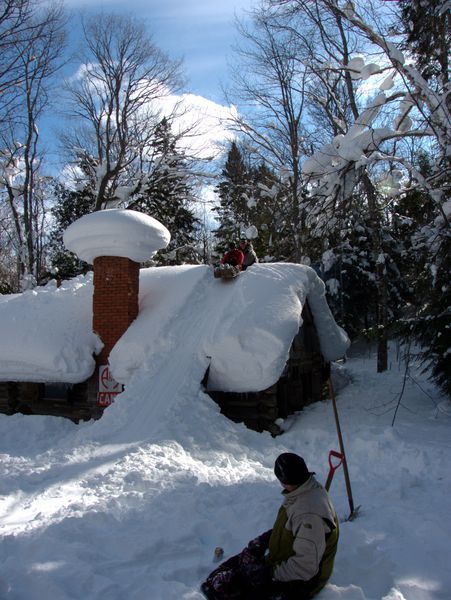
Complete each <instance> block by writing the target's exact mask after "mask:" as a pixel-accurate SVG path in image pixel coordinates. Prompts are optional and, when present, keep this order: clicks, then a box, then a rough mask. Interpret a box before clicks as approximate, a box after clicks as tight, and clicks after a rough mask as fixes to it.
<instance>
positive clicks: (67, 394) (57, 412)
mask: <svg viewBox="0 0 451 600" xmlns="http://www.w3.org/2000/svg"><path fill="white" fill-rule="evenodd" d="M0 413H3V414H7V415H13V414H15V413H22V414H26V415H52V416H57V417H66V418H68V419H70V420H72V421H74V422H75V423H78V422H79V421H89V420H90V419H99V418H100V417H101V416H102V413H103V409H102V408H100V407H98V406H97V405H96V398H95V397H92V395H91V394H90V393H89V390H88V382H84V383H77V384H73V385H70V386H66V389H64V386H62V385H61V384H60V385H58V384H56V385H55V384H45V383H34V382H17V381H8V382H0Z"/></svg>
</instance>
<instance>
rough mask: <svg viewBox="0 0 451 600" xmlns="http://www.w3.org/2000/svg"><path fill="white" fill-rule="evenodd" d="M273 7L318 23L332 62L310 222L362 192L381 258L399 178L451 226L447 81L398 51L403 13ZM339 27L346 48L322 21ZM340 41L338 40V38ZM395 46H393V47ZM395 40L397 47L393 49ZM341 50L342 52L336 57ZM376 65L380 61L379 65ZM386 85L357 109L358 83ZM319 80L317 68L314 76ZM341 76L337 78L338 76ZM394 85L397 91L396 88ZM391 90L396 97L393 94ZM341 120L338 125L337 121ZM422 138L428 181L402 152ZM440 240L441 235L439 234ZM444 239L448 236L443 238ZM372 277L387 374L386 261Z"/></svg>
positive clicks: (311, 168) (338, 6)
mask: <svg viewBox="0 0 451 600" xmlns="http://www.w3.org/2000/svg"><path fill="white" fill-rule="evenodd" d="M270 4H271V5H272V6H276V7H278V8H281V9H282V12H283V14H284V15H285V17H286V18H289V17H293V16H294V15H297V16H298V17H299V16H300V17H301V18H303V19H306V20H311V21H314V22H316V25H317V28H318V31H319V32H320V33H321V36H322V37H323V38H324V40H326V41H327V43H326V44H325V47H327V46H329V48H330V49H331V51H332V52H334V53H335V57H334V58H333V59H332V60H330V61H329V64H324V68H323V74H324V75H323V76H321V79H322V81H323V83H324V84H325V85H326V88H327V94H325V99H324V100H322V99H321V97H320V96H318V97H317V100H318V102H319V105H322V106H320V112H322V113H323V114H325V115H326V117H328V118H329V120H330V122H331V123H332V122H333V123H336V124H337V128H334V130H333V133H332V134H331V138H332V139H330V140H329V141H328V143H326V144H323V145H322V147H321V148H318V147H316V151H315V152H314V153H313V156H312V157H311V158H309V159H308V160H306V161H305V162H304V163H303V174H304V176H305V178H306V180H307V181H309V182H310V184H311V185H312V186H313V194H314V196H315V197H316V198H317V204H316V209H314V210H313V213H312V214H311V217H312V220H313V221H314V220H316V221H317V222H320V223H322V224H326V225H328V224H329V223H330V222H332V221H333V220H335V219H336V218H337V215H340V214H343V213H345V212H346V207H347V205H349V202H350V201H351V200H352V198H353V195H354V194H355V192H356V191H357V190H358V191H359V192H360V193H361V194H362V196H363V197H364V198H366V202H367V207H368V213H369V217H370V220H371V223H372V232H373V234H372V236H371V244H372V250H373V254H374V256H376V257H377V256H378V255H379V256H381V257H383V253H382V252H381V245H380V236H379V234H378V231H379V230H380V223H381V215H382V212H383V206H384V204H385V205H386V206H388V205H389V202H390V200H391V199H392V197H393V195H396V193H397V192H400V191H402V189H401V187H402V186H401V185H400V183H399V182H400V180H401V179H402V177H403V173H404V174H405V175H406V177H405V178H404V179H405V180H406V181H410V182H412V181H414V182H416V185H417V186H419V187H420V188H423V189H424V190H425V191H426V192H427V193H429V194H430V196H431V198H433V200H434V201H435V202H436V207H437V213H438V214H439V215H440V219H441V222H443V223H445V224H446V225H447V228H448V230H449V221H448V215H447V212H446V211H445V209H444V206H445V199H446V198H447V197H448V196H449V181H450V177H449V175H450V162H449V155H448V154H447V150H446V149H447V148H448V147H449V144H450V134H451V121H450V112H449V109H450V105H449V102H447V98H448V97H449V84H448V78H447V77H442V79H441V81H440V78H438V79H436V80H435V81H431V80H426V79H425V78H424V77H423V76H422V74H421V73H420V72H419V70H418V69H417V68H415V66H414V65H413V64H411V63H410V62H408V61H406V60H405V57H404V55H403V53H402V51H401V49H400V46H401V45H402V37H401V38H400V34H399V32H397V31H396V28H394V27H393V25H394V24H396V23H397V22H399V19H398V15H397V14H396V11H395V10H393V9H389V8H387V6H386V3H382V2H373V1H371V2H360V3H353V2H338V1H337V0H315V1H313V2H312V1H309V0H271V1H270ZM326 20H327V21H331V20H332V21H335V22H336V26H337V27H338V30H339V32H340V37H341V42H342V43H341V44H337V43H336V42H335V40H334V39H332V38H331V36H330V35H328V32H327V30H326V28H325V25H324V24H325V22H326ZM353 37H354V38H357V39H360V40H361V41H362V43H363V44H364V47H365V54H366V55H367V56H372V57H373V61H374V62H373V61H371V60H368V59H367V60H364V59H363V58H362V57H356V56H354V57H352V53H351V52H349V51H348V47H349V45H348V42H347V40H348V39H352V38H353ZM337 39H339V38H337ZM393 40H394V41H393ZM395 42H397V43H395ZM339 48H341V50H342V51H341V52H337V50H339ZM376 61H377V62H376ZM384 72H386V78H385V79H383V78H382V80H381V83H380V89H379V92H378V93H377V95H376V96H375V97H372V98H371V97H370V98H368V97H367V99H366V102H365V103H363V105H362V103H359V102H357V99H356V93H355V82H356V81H359V80H361V79H366V78H368V77H370V76H371V75H372V74H378V75H379V76H380V75H381V74H383V73H384ZM334 73H341V75H340V77H341V78H344V81H345V83H346V86H345V88H344V89H345V91H347V93H346V96H347V100H348V107H349V109H350V111H351V112H350V114H349V116H350V118H348V119H345V118H343V116H344V114H345V111H344V110H343V109H344V108H345V107H343V108H341V107H340V104H341V100H340V98H339V97H338V96H336V94H335V93H334V90H333V89H331V87H330V85H328V84H327V82H330V81H333V79H334V76H333V74H334ZM315 74H316V78H318V77H319V76H320V75H319V72H318V69H316V70H315ZM335 77H336V76H335ZM394 79H396V82H397V83H396V85H395V86H394ZM392 90H394V91H392ZM336 117H338V119H336ZM410 139H422V140H424V143H425V144H426V145H427V147H428V148H429V150H430V152H431V153H432V154H433V155H434V157H435V164H434V168H433V169H432V170H431V172H430V174H428V176H427V177H425V176H424V175H422V174H421V173H420V172H419V169H418V168H417V166H416V164H415V162H414V161H412V160H410V159H409V157H408V156H406V154H403V153H402V152H399V150H402V145H403V143H404V142H406V141H408V140H410ZM384 164H385V168H388V173H387V180H389V179H390V180H391V181H392V183H393V177H392V176H391V173H392V172H393V173H397V176H396V180H397V182H396V185H393V187H392V188H391V189H390V190H389V193H390V196H389V197H388V198H387V197H386V196H385V197H384V194H381V192H380V190H378V189H377V186H376V182H377V179H379V180H381V171H382V170H383V168H384V167H383V165H384ZM437 235H438V236H443V232H437ZM445 235H446V233H445ZM376 265H377V269H376V272H375V276H376V283H377V292H378V309H379V310H378V315H379V322H378V325H379V329H380V331H381V334H380V336H379V342H380V344H379V353H378V370H383V369H384V368H386V364H387V352H386V335H387V334H386V323H387V288H386V281H385V280H386V273H385V269H384V264H383V260H382V258H381V259H378V260H377V261H376Z"/></svg>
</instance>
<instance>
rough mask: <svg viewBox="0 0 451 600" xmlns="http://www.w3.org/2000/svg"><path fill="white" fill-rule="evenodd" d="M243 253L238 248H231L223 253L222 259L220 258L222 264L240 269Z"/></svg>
mask: <svg viewBox="0 0 451 600" xmlns="http://www.w3.org/2000/svg"><path fill="white" fill-rule="evenodd" d="M243 260H244V254H243V253H242V252H241V250H238V248H232V250H229V251H228V252H226V253H225V254H224V257H223V259H222V260H221V262H222V264H225V263H227V264H228V265H232V266H234V267H239V268H240V271H241V269H242V266H243Z"/></svg>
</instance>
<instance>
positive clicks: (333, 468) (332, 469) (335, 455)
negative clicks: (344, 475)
mask: <svg viewBox="0 0 451 600" xmlns="http://www.w3.org/2000/svg"><path fill="white" fill-rule="evenodd" d="M332 458H337V459H338V462H337V463H335V464H333V462H332ZM343 459H344V456H343V454H342V453H341V452H336V451H335V450H330V451H329V474H328V475H327V481H326V485H325V486H324V487H325V488H326V490H329V488H330V484H331V483H332V478H333V476H334V473H335V471H336V470H337V469H338V467H340V466H341V465H342V463H343Z"/></svg>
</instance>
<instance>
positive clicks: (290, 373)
mask: <svg viewBox="0 0 451 600" xmlns="http://www.w3.org/2000/svg"><path fill="white" fill-rule="evenodd" d="M302 320H303V323H302V326H301V327H300V329H299V332H298V333H297V335H296V336H295V338H294V340H293V343H292V346H291V348H290V355H289V358H288V361H287V364H286V365H285V369H284V371H283V373H282V375H281V377H280V379H279V381H278V382H277V383H276V384H274V385H273V386H271V387H269V388H268V389H266V390H263V391H260V392H247V393H232V392H208V393H209V395H210V396H211V397H212V398H213V400H214V401H215V402H216V403H217V404H218V405H219V407H220V408H221V412H222V413H223V414H224V415H225V416H227V417H228V418H229V419H231V420H232V421H235V422H238V423H245V425H246V426H247V427H249V428H250V429H254V430H255V431H265V430H266V431H270V432H271V433H272V434H274V435H277V434H279V433H281V430H280V428H279V427H278V426H277V425H275V423H274V421H275V420H276V419H278V418H286V417H288V416H289V415H291V414H293V413H295V412H298V411H300V410H302V409H303V408H304V406H307V405H309V404H311V403H312V402H316V401H318V400H322V399H324V398H325V397H326V396H325V394H326V387H325V386H326V381H327V378H328V376H329V364H328V363H326V362H325V361H324V359H323V356H322V354H321V348H320V344H319V338H318V334H317V332H316V328H315V324H314V322H313V316H312V313H311V311H310V308H309V306H308V304H307V303H306V304H305V305H304V309H303V311H302Z"/></svg>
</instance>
